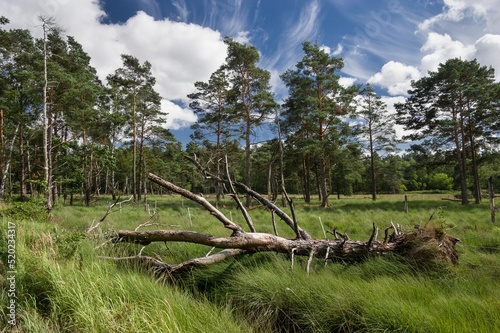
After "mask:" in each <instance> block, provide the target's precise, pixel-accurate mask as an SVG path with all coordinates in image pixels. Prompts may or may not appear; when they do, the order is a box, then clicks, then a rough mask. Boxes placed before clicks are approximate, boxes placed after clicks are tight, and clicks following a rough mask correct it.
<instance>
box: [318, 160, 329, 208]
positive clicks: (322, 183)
mask: <svg viewBox="0 0 500 333" xmlns="http://www.w3.org/2000/svg"><path fill="white" fill-rule="evenodd" d="M318 173H319V184H318V185H319V190H320V194H321V207H324V208H326V207H328V192H327V187H326V165H325V157H324V156H321V157H320V159H319V172H318Z"/></svg>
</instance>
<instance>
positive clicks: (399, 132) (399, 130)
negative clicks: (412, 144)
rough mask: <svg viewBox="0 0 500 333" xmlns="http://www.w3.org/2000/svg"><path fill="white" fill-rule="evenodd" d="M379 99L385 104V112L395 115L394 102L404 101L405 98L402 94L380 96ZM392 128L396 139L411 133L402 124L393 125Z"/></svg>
mask: <svg viewBox="0 0 500 333" xmlns="http://www.w3.org/2000/svg"><path fill="white" fill-rule="evenodd" d="M380 100H381V101H382V102H384V103H385V104H386V105H387V112H388V113H389V114H390V115H392V116H395V115H396V108H395V107H394V104H397V103H404V102H405V98H404V97H403V96H382V97H381V98H380ZM394 130H395V131H396V137H397V138H398V139H402V138H403V136H405V135H409V134H410V133H411V131H406V130H405V129H404V126H403V125H394Z"/></svg>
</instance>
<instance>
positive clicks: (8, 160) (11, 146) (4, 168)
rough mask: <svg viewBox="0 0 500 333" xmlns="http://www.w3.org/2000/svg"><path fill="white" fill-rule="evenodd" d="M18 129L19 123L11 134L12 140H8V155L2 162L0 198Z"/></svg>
mask: <svg viewBox="0 0 500 333" xmlns="http://www.w3.org/2000/svg"><path fill="white" fill-rule="evenodd" d="M18 130H19V125H17V127H16V130H15V132H14V135H13V136H12V141H11V142H10V148H9V155H8V157H7V160H6V161H5V162H4V165H3V170H2V174H1V175H0V176H1V178H0V199H1V198H3V196H4V193H5V183H6V182H7V174H8V173H9V169H10V161H11V159H12V151H13V150H14V142H15V141H16V136H17V131H18Z"/></svg>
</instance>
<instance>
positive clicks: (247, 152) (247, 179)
mask: <svg viewBox="0 0 500 333" xmlns="http://www.w3.org/2000/svg"><path fill="white" fill-rule="evenodd" d="M250 124H251V123H250V114H249V113H248V112H247V119H246V129H245V185H246V186H248V187H250V182H251V179H250V177H251V173H250V167H251V160H250V155H251V149H250V131H251V127H250ZM246 206H247V208H248V207H251V206H252V197H251V196H250V195H249V194H247V196H246Z"/></svg>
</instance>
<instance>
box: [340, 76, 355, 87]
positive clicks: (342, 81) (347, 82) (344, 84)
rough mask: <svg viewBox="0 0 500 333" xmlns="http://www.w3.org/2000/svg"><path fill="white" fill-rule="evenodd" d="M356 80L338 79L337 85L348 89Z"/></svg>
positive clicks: (350, 78)
mask: <svg viewBox="0 0 500 333" xmlns="http://www.w3.org/2000/svg"><path fill="white" fill-rule="evenodd" d="M356 81H357V79H356V78H355V77H344V76H342V77H340V78H339V84H340V85H341V86H342V87H344V88H348V87H350V86H352V85H353V84H354V82H356Z"/></svg>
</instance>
